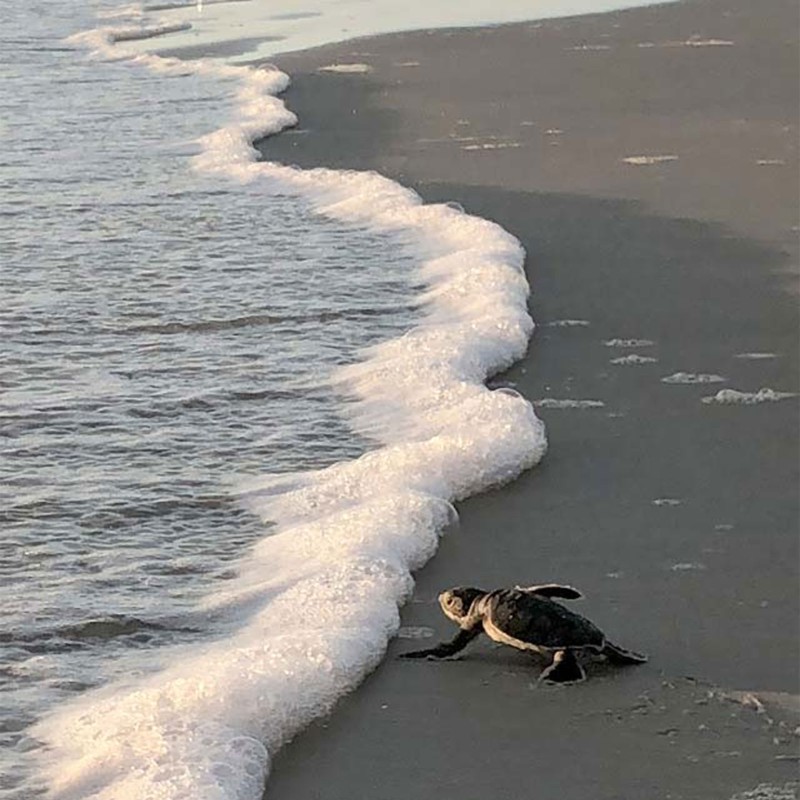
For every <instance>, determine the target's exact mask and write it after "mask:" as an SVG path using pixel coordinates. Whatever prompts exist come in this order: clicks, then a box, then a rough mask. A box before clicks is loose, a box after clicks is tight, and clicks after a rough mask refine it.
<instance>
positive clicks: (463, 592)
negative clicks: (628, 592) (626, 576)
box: [402, 583, 647, 683]
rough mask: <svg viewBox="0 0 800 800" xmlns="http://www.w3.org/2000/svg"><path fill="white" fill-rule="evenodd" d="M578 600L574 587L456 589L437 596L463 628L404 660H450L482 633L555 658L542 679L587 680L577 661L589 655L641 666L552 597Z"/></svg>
mask: <svg viewBox="0 0 800 800" xmlns="http://www.w3.org/2000/svg"><path fill="white" fill-rule="evenodd" d="M554 597H558V598H561V599H564V600H578V599H579V598H581V597H583V595H582V594H581V593H580V592H579V591H578V590H577V589H573V588H572V587H571V586H560V585H559V584H556V583H547V584H544V585H542V586H528V587H525V588H523V587H521V586H517V587H515V588H513V589H496V590H495V591H493V592H485V591H484V590H483V589H475V588H472V587H464V586H458V587H456V588H454V589H448V590H447V591H444V592H442V593H441V594H440V595H439V605H440V606H441V607H442V611H443V612H444V614H445V616H447V617H449V618H450V619H451V620H453V622H455V623H456V624H457V625H458V626H459V628H460V630H459V632H458V634H456V637H455V638H454V639H453V640H452V641H450V642H443V643H442V644H440V645H438V646H437V647H433V648H431V649H430V650H418V651H415V652H412V653H404V654H403V656H402V657H403V658H427V657H431V658H447V656H452V655H454V654H455V653H457V652H459V651H460V650H463V649H464V648H465V647H466V646H467V645H468V644H469V643H470V642H471V641H472V640H473V639H474V638H475V637H476V636H478V635H479V634H480V633H481V632H482V631H483V632H485V633H486V634H487V635H488V636H489V638H490V639H494V641H496V642H500V643H501V644H507V645H511V647H516V648H517V649H518V650H532V651H534V652H537V653H547V654H552V657H553V661H552V663H551V664H550V666H549V667H547V669H545V670H544V672H542V675H541V679H543V680H547V681H553V682H555V683H573V682H577V681H582V680H584V679H585V678H586V673H585V672H584V671H583V667H582V666H581V665H580V663H579V661H578V659H577V658H576V657H575V654H576V653H577V652H582V651H589V652H594V653H599V654H600V655H603V656H605V657H606V658H607V659H608V660H609V661H610V662H611V663H612V664H619V665H622V664H641V663H643V662H645V661H647V657H646V656H643V655H640V654H639V653H634V652H632V651H630V650H624V649H623V648H621V647H617V645H615V644H612V643H611V642H609V641H608V640H607V639H606V637H605V635H604V634H603V633H602V631H600V630H599V629H598V628H597V627H596V626H595V625H594V624H592V623H591V622H589V620H588V619H586V618H585V617H582V616H580V614H575V613H574V612H572V611H569V610H567V609H566V608H564V606H562V605H561V603H556V602H554V601H553V600H552V599H551V598H554Z"/></svg>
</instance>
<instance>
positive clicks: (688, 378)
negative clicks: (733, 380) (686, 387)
mask: <svg viewBox="0 0 800 800" xmlns="http://www.w3.org/2000/svg"><path fill="white" fill-rule="evenodd" d="M726 380H727V379H726V378H723V377H722V375H714V374H712V373H706V372H699V373H698V372H675V373H673V374H672V375H667V376H666V377H664V378H662V379H661V383H682V384H693V383H725V381H726Z"/></svg>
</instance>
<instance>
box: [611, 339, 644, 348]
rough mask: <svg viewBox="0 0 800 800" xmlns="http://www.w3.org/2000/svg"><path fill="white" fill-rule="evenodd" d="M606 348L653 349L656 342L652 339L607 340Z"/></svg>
mask: <svg viewBox="0 0 800 800" xmlns="http://www.w3.org/2000/svg"><path fill="white" fill-rule="evenodd" d="M603 344H604V345H605V346H606V347H652V346H653V345H654V344H655V342H653V341H651V340H650V339H606V341H604V342H603Z"/></svg>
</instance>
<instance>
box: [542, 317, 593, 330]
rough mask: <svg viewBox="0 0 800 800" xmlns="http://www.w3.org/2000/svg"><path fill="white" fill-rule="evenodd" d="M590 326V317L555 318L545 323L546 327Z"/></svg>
mask: <svg viewBox="0 0 800 800" xmlns="http://www.w3.org/2000/svg"><path fill="white" fill-rule="evenodd" d="M588 326H589V320H588V319H554V320H552V321H551V322H545V323H544V327H547V328H586V327H588Z"/></svg>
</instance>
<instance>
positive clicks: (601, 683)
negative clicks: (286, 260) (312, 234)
mask: <svg viewBox="0 0 800 800" xmlns="http://www.w3.org/2000/svg"><path fill="white" fill-rule="evenodd" d="M764 17H768V18H767V19H764ZM795 17H796V10H795V9H794V8H793V7H792V4H791V3H789V2H784V0H775V2H773V3H771V4H770V8H769V13H764V10H763V9H762V12H761V15H760V16H759V11H758V10H754V9H752V8H751V7H750V4H749V3H747V2H746V0H696V1H695V2H687V3H681V4H677V5H662V6H655V7H645V8H639V9H635V10H626V11H619V12H611V13H606V14H602V15H592V16H588V17H574V18H568V19H562V20H544V21H542V22H537V23H523V24H518V25H504V26H497V27H490V28H479V29H453V30H445V31H427V32H426V31H423V32H413V33H401V34H391V35H387V36H380V37H373V38H364V39H359V40H357V42H355V43H347V42H346V43H339V44H336V45H331V46H326V47H323V48H318V49H316V50H313V51H308V52H305V53H293V54H287V55H284V56H280V57H276V58H275V59H273V60H274V61H275V62H276V63H277V65H278V66H279V67H280V68H282V69H284V70H285V71H287V72H288V73H289V74H290V75H291V76H292V81H293V83H292V87H290V89H289V90H288V91H287V93H286V95H285V99H286V102H287V105H288V107H289V108H290V109H291V110H292V111H294V112H295V113H297V114H298V116H299V118H300V127H299V128H298V129H296V130H294V131H286V132H284V133H283V134H281V135H280V136H278V137H276V138H271V139H268V140H265V142H264V143H263V144H262V148H263V152H264V153H265V156H266V157H267V158H268V159H271V160H276V161H281V162H285V163H296V164H298V165H300V166H303V167H313V166H327V167H334V168H340V169H359V170H364V169H376V170H377V171H379V172H381V173H382V174H384V175H387V176H388V177H391V178H394V179H396V180H398V181H399V182H401V183H402V184H404V185H405V186H409V187H411V188H413V189H415V190H416V191H417V192H418V193H419V194H421V195H422V196H423V198H424V199H425V200H426V201H429V202H444V201H455V202H459V203H461V204H462V205H463V206H464V207H465V208H466V210H467V211H468V212H470V213H473V214H477V215H478V216H482V217H486V218H489V219H493V220H494V221H496V222H498V223H500V224H501V225H502V226H503V227H504V228H506V230H508V231H509V232H511V233H513V234H514V235H515V236H517V237H518V238H519V239H520V240H521V241H522V242H523V245H524V246H525V248H526V250H527V252H528V265H527V268H528V274H529V281H530V283H531V286H532V289H533V293H534V294H533V298H532V302H531V306H532V312H533V317H534V319H535V320H536V322H537V325H538V328H537V331H536V334H535V336H534V339H533V342H532V343H531V346H530V348H529V353H528V355H527V356H526V358H525V359H524V360H523V361H522V362H520V363H519V364H517V365H516V366H515V367H513V368H512V369H511V370H509V372H508V373H506V374H505V375H503V376H501V378H499V379H498V380H499V381H502V382H505V383H508V384H511V385H513V386H515V388H517V389H518V390H519V391H521V392H522V393H523V394H524V395H525V396H526V397H527V398H528V399H530V400H532V401H534V402H536V401H539V407H538V412H537V413H539V415H540V416H542V417H543V418H544V420H545V422H546V423H547V426H548V435H549V439H550V451H549V453H548V455H547V457H546V458H545V460H544V461H543V462H542V464H541V465H539V466H538V467H537V468H535V469H534V470H532V471H530V472H528V473H526V474H525V475H523V476H522V477H521V478H520V479H518V480H517V481H516V482H515V483H513V484H511V485H510V486H508V487H505V488H502V489H499V490H497V491H494V492H490V493H487V494H484V495H480V496H477V497H474V498H471V499H469V500H468V501H466V502H464V503H461V504H459V512H460V514H461V525H460V528H459V529H458V530H456V531H453V532H451V533H449V534H448V535H447V537H446V538H445V539H444V540H443V541H442V543H441V545H440V549H439V551H438V553H437V554H436V556H435V557H434V558H433V560H432V561H431V562H430V563H429V564H428V565H427V566H426V567H425V568H424V569H423V570H421V571H420V573H419V574H418V575H417V588H416V591H415V594H414V597H413V598H412V600H411V602H410V603H409V604H408V605H407V606H406V607H405V608H404V609H403V612H402V617H403V624H404V626H406V627H409V626H414V627H422V628H427V629H431V630H432V631H433V632H434V634H433V635H434V637H435V638H436V639H437V640H438V639H441V638H444V637H449V636H450V635H451V630H450V627H449V625H448V623H447V622H446V621H445V620H444V618H443V617H442V616H441V614H440V613H439V611H438V608H437V607H436V604H435V602H434V598H435V596H436V594H437V593H438V591H440V590H441V589H442V588H444V587H445V586H448V585H454V584H465V583H475V584H478V585H485V586H487V588H493V587H495V586H503V585H508V584H513V583H517V582H518V583H532V582H540V581H541V582H544V581H558V582H565V583H571V584H573V585H576V586H577V587H578V588H580V589H582V590H584V592H585V594H586V595H587V600H585V601H583V603H581V604H580V605H579V606H578V607H577V608H578V610H579V611H580V612H581V613H585V614H586V615H587V616H589V617H590V618H591V619H593V620H594V621H596V622H597V623H598V624H599V625H600V626H601V627H602V628H603V629H604V630H605V631H606V632H607V633H608V635H609V637H610V638H612V639H613V640H614V641H618V642H619V643H620V644H622V645H623V646H626V647H631V648H633V649H636V650H639V649H641V650H644V651H645V652H647V653H649V655H650V657H651V661H650V663H649V664H648V665H646V666H644V667H641V668H635V669H631V670H616V671H609V670H607V669H604V668H595V669H593V670H592V673H593V674H592V675H591V677H590V680H589V681H588V682H587V683H585V684H583V685H581V686H579V687H572V688H569V689H566V690H565V689H559V688H556V689H553V688H549V687H543V686H541V685H539V684H537V683H536V677H537V675H538V672H539V670H540V666H541V665H537V664H535V663H534V665H533V667H531V664H530V662H529V660H528V659H527V658H525V657H524V656H521V655H520V654H516V653H513V652H511V651H507V650H504V649H498V648H493V647H490V646H488V645H486V644H485V643H484V644H481V645H478V644H476V645H474V646H473V647H472V648H471V649H469V650H468V651H467V652H466V653H465V654H464V655H463V656H462V658H461V659H460V660H458V661H456V662H445V663H428V662H424V663H420V664H414V663H409V662H404V661H399V660H397V659H396V655H397V654H399V653H400V652H403V651H404V650H411V649H415V645H416V644H417V643H415V642H413V641H409V640H404V639H402V638H401V639H398V640H395V642H393V644H392V645H391V647H390V650H389V653H388V654H387V657H386V658H385V659H384V662H383V664H382V665H381V666H380V667H379V668H378V669H377V670H376V672H375V673H374V674H373V675H372V676H370V677H369V678H368V679H367V680H366V681H365V683H364V684H363V686H362V687H361V688H360V689H359V690H357V691H356V692H355V693H354V694H352V695H350V696H348V697H346V698H344V699H343V700H342V701H341V702H340V703H339V705H338V706H337V708H336V709H335V710H334V712H333V714H332V715H331V717H329V718H327V719H323V720H320V721H318V722H317V723H315V724H314V725H312V726H311V727H310V728H309V729H308V730H307V731H306V732H304V733H303V734H301V735H300V736H298V737H297V738H296V739H295V741H294V742H292V743H291V744H289V745H287V746H286V747H285V748H284V750H283V751H281V752H280V753H279V754H278V756H277V758H276V759H275V762H274V767H273V775H272V776H271V777H270V780H269V783H268V785H267V792H266V795H265V797H266V798H270V799H271V800H281V799H282V798H287V799H288V800H293V799H294V798H300V797H320V798H330V799H331V800H339V798H342V799H343V798H345V797H357V796H361V795H363V794H365V793H368V794H369V796H373V797H379V798H381V800H393V798H395V797H396V798H398V800H399V798H401V797H403V798H408V797H414V798H428V797H431V798H433V797H456V796H458V797H459V798H467V799H468V798H473V797H474V798H478V797H496V798H516V797H521V796H531V793H534V791H535V794H536V795H539V796H542V797H549V796H553V795H556V794H558V795H559V796H561V797H564V798H573V797H574V798H578V797H586V796H591V797H594V798H609V800H610V798H614V797H617V798H618V797H624V798H628V797H631V798H632V797H653V798H655V797H666V796H671V797H681V798H695V797H696V798H698V800H700V798H703V800H707V798H715V797H720V798H731V797H734V796H735V795H736V794H741V793H743V792H747V791H749V790H752V789H754V788H755V787H756V785H758V784H760V783H768V784H770V785H773V786H776V787H780V786H785V785H786V784H787V783H788V782H789V781H790V780H791V779H792V778H793V777H794V775H795V774H796V760H793V758H794V757H795V756H796V754H797V738H796V736H794V734H793V733H792V731H793V730H794V728H795V727H796V726H797V716H796V712H795V711H793V708H796V705H797V700H796V698H797V695H798V691H799V688H798V673H797V656H798V641H797V630H796V627H797V626H796V620H797V618H798V599H797V586H798V576H797V555H798V554H797V538H796V531H797V522H798V504H797V489H796V487H797V485H798V474H797V460H796V453H797V443H798V419H797V405H796V398H790V399H786V400H780V401H775V402H764V403H761V404H758V405H752V406H749V405H743V404H731V405H724V404H720V403H715V402H706V403H704V402H703V399H704V398H709V397H714V396H715V395H716V394H717V392H718V391H719V390H720V389H734V390H742V391H748V392H751V393H756V392H758V390H759V389H761V388H762V387H770V388H772V389H773V390H775V391H783V392H797V391H798V389H797V387H798V376H797V364H798V358H797V336H796V334H797V327H798V326H797V322H798V320H797V309H796V300H797V294H796V293H797V288H796V284H797V278H796V276H797V271H796V269H797V268H796V264H797V241H796V240H797V231H796V229H793V227H794V226H796V219H797V189H796V186H795V182H794V180H793V178H792V176H793V175H794V174H796V167H797V152H796V147H795V146H794V142H795V141H796V134H797V100H796V92H795V88H796V86H795V83H796V79H795V77H794V66H793V64H794V63H796V52H797V44H796V42H794V43H793V42H791V39H790V37H791V35H792V33H791V32H792V31H793V30H794V26H793V24H792V23H793V19H794V18H795ZM339 63H350V64H353V63H363V64H366V65H367V66H368V67H369V70H368V71H364V72H362V73H349V74H348V73H336V72H325V71H320V68H321V67H325V66H329V65H331V64H339ZM523 76H524V77H523ZM765 87H769V88H768V90H767V89H765ZM565 321H572V322H573V323H587V324H566V323H565ZM559 323H562V324H559ZM631 342H637V344H636V345H635V346H634V345H632V344H631ZM626 343H627V344H626ZM748 354H750V356H752V354H772V355H773V356H774V357H771V358H754V357H746V356H748ZM631 356H635V358H631ZM680 375H682V376H684V377H683V378H676V379H675V380H673V381H672V382H670V381H668V380H667V381H665V379H668V378H674V377H675V376H680ZM686 376H694V377H693V378H692V377H688V378H687V377H686ZM701 376H705V378H703V377H701ZM715 376H717V377H721V378H724V379H725V380H724V381H719V382H713V380H712V379H714V377H715ZM687 380H688V381H694V382H688V383H687V382H681V381H687ZM543 400H550V401H554V400H556V401H557V400H572V401H586V400H590V401H593V402H594V405H589V406H586V407H583V408H580V407H579V408H559V407H553V403H552V402H550V403H549V404H548V403H546V402H541V401H543ZM597 403H602V405H597ZM548 405H549V406H550V407H548ZM576 764H578V765H580V768H579V769H575V765H576ZM532 786H535V787H536V788H535V790H534V789H533V788H531V787H532ZM776 791H777V790H776ZM774 796H776V797H778V796H780V795H779V794H775V795H774ZM785 796H790V795H785Z"/></svg>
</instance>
